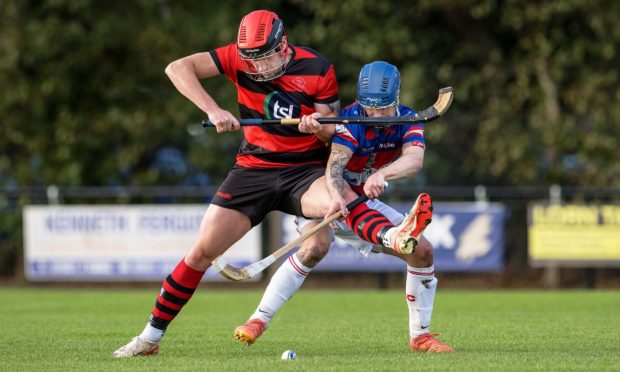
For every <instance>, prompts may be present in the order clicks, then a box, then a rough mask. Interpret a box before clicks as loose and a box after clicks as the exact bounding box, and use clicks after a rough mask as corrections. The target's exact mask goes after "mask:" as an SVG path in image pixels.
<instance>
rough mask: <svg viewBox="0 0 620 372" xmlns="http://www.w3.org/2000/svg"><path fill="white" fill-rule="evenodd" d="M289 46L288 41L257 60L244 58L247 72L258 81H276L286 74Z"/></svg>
mask: <svg viewBox="0 0 620 372" xmlns="http://www.w3.org/2000/svg"><path fill="white" fill-rule="evenodd" d="M289 55H290V53H289V50H288V44H287V43H286V40H285V41H284V42H282V43H281V44H280V45H279V46H278V47H277V48H276V49H274V50H273V51H271V52H269V53H267V54H266V55H264V56H260V57H256V58H251V59H250V58H248V59H245V58H242V61H243V62H244V63H245V72H246V73H247V74H248V75H250V77H251V78H252V79H254V80H257V81H267V80H272V79H275V78H276V77H278V76H280V75H282V74H283V73H284V69H285V67H286V63H287V62H288V58H289Z"/></svg>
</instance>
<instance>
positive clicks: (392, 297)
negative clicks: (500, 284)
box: [0, 289, 620, 371]
mask: <svg viewBox="0 0 620 372" xmlns="http://www.w3.org/2000/svg"><path fill="white" fill-rule="evenodd" d="M156 293H157V292H156V291H153V290H81V289H79V290H78V289H76V290H53V289H0V322H1V323H0V324H1V327H0V370H1V371H33V370H47V371H52V370H62V371H65V370H76V371H87V370H88V371H111V370H140V371H144V370H155V371H159V370H161V371H166V370H170V371H183V370H192V371H193V370H209V371H237V370H238V371H277V370H309V371H317V370H343V371H360V370H364V371H366V370H371V371H388V370H392V371H405V370H455V371H469V370H481V371H486V370H496V371H504V370H545V371H546V370H593V371H594V370H595V371H599V370H617V368H619V367H618V366H620V292H613V291H595V292H585V291H559V292H545V291H453V290H452V291H450V290H444V291H441V289H440V290H439V292H438V296H437V298H436V301H435V312H434V314H433V323H432V326H431V328H432V331H433V332H440V333H441V337H440V339H441V340H443V341H445V342H447V343H449V344H450V345H451V346H453V347H454V348H455V349H456V350H457V352H456V353H454V354H434V355H432V354H424V353H411V352H409V350H408V328H407V322H408V317H407V310H406V305H405V299H404V295H403V292H402V291H382V292H381V291H358V290H355V291H309V290H308V291H303V290H302V291H301V292H299V293H298V294H297V295H296V296H295V297H294V298H293V299H292V300H291V301H290V302H289V303H288V304H287V305H286V306H285V307H284V309H283V310H282V311H281V312H280V314H278V316H277V317H276V319H275V320H274V321H273V322H272V324H271V326H270V329H269V330H268V331H267V332H266V333H265V334H264V335H263V337H261V338H260V340H259V341H258V342H257V343H256V344H254V345H252V346H251V347H242V346H241V345H240V344H239V343H238V342H237V341H236V340H234V339H233V337H232V332H233V330H234V328H235V326H237V325H239V324H241V323H243V322H244V321H245V320H246V318H247V317H248V316H249V314H250V313H251V312H252V311H253V310H254V308H255V306H256V305H257V304H258V301H259V299H260V296H261V294H262V292H261V291H239V290H235V291H223V290H204V289H203V290H199V291H197V293H196V295H194V298H193V299H192V301H190V303H189V304H188V305H187V306H186V307H185V309H184V310H183V312H182V313H181V315H180V316H179V317H178V318H177V319H176V320H175V321H174V322H173V324H172V325H171V327H170V329H169V330H168V333H167V335H166V337H165V338H164V340H163V342H162V346H161V349H160V354H159V355H157V356H155V357H148V358H132V359H123V360H115V359H112V358H111V357H110V354H111V353H112V351H114V350H115V349H116V348H118V347H119V346H122V345H123V344H125V343H126V342H128V341H129V340H130V339H131V337H133V336H135V335H136V334H138V333H139V332H140V331H141V330H142V328H143V326H144V324H145V323H146V319H147V316H148V314H149V312H150V310H151V305H152V304H153V302H154V300H155V295H156ZM286 349H293V350H295V351H296V352H297V353H298V355H299V357H298V359H297V360H295V361H282V360H280V354H281V353H282V352H283V351H284V350H286Z"/></svg>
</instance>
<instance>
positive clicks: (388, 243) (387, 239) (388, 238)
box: [382, 227, 396, 248]
mask: <svg viewBox="0 0 620 372" xmlns="http://www.w3.org/2000/svg"><path fill="white" fill-rule="evenodd" d="M394 231H396V227H390V228H389V229H388V231H386V232H385V234H383V239H382V240H383V246H384V247H387V248H394V247H392V234H394Z"/></svg>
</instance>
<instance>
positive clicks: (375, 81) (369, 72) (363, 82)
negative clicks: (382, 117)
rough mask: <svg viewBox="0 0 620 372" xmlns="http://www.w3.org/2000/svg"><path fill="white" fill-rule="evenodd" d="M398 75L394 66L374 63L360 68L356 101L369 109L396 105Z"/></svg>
mask: <svg viewBox="0 0 620 372" xmlns="http://www.w3.org/2000/svg"><path fill="white" fill-rule="evenodd" d="M399 93H400V73H398V69H397V68H396V66H393V65H391V64H389V63H387V62H383V61H375V62H372V63H369V64H367V65H365V66H364V67H362V71H360V76H359V78H358V79H357V101H358V102H359V103H360V104H361V105H362V106H366V107H370V108H375V109H381V108H385V107H389V106H392V105H396V104H398V95H399Z"/></svg>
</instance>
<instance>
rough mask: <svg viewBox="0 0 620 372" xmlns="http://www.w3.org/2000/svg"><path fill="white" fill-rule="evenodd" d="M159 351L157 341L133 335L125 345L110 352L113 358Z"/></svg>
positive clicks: (150, 353) (153, 353)
mask: <svg viewBox="0 0 620 372" xmlns="http://www.w3.org/2000/svg"><path fill="white" fill-rule="evenodd" d="M158 351H159V342H152V341H147V340H144V339H142V338H140V336H136V337H134V338H133V339H132V340H131V341H130V342H129V343H128V344H127V345H125V346H123V347H121V348H120V349H118V350H116V351H115V352H113V353H112V356H113V357H114V358H130V357H135V356H146V355H155V354H157V352H158Z"/></svg>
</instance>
